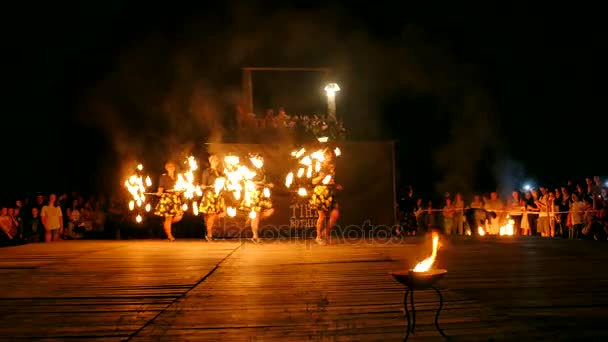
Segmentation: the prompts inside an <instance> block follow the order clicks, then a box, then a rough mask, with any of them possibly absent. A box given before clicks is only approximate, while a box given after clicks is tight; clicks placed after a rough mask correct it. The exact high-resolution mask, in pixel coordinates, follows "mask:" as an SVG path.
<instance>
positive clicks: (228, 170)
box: [223, 156, 293, 217]
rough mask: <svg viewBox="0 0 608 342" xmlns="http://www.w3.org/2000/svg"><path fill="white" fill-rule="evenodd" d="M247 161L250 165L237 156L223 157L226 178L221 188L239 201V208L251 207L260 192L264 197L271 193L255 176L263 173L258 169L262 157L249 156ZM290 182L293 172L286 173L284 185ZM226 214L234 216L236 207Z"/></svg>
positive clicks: (262, 162) (261, 164) (260, 166)
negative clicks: (243, 162)
mask: <svg viewBox="0 0 608 342" xmlns="http://www.w3.org/2000/svg"><path fill="white" fill-rule="evenodd" d="M249 161H250V162H251V165H252V166H251V167H248V166H246V165H243V164H241V163H240V158H239V157H238V156H226V157H225V158H224V162H225V167H224V174H225V176H226V178H225V180H224V181H223V189H225V190H226V191H229V192H232V194H233V196H234V199H235V200H236V201H240V206H241V208H252V207H253V206H254V205H255V203H256V201H257V200H258V199H259V198H258V196H260V192H261V195H263V196H264V197H266V198H270V195H271V194H270V189H268V188H266V187H262V184H261V182H260V181H258V178H257V177H258V176H261V175H263V171H262V170H260V169H261V168H262V166H263V165H264V160H263V159H262V157H259V156H255V157H250V158H249ZM292 182H293V174H291V176H290V175H287V177H286V179H285V185H286V186H287V187H289V186H291V183H292ZM228 215H229V216H235V215H236V209H234V210H233V209H230V210H229V212H228ZM250 217H251V214H250Z"/></svg>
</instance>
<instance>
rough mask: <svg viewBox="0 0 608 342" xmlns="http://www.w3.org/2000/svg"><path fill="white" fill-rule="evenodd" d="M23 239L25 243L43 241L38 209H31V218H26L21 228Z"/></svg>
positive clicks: (42, 228)
mask: <svg viewBox="0 0 608 342" xmlns="http://www.w3.org/2000/svg"><path fill="white" fill-rule="evenodd" d="M23 237H24V238H25V240H26V241H27V242H39V241H44V227H43V225H42V221H41V219H40V212H39V211H38V208H36V207H33V208H32V214H31V217H29V218H27V219H26V221H25V225H24V228H23Z"/></svg>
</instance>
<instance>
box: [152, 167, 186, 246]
mask: <svg viewBox="0 0 608 342" xmlns="http://www.w3.org/2000/svg"><path fill="white" fill-rule="evenodd" d="M165 170H166V171H167V172H166V173H163V174H162V175H161V176H160V181H159V183H158V192H157V195H158V196H159V197H160V199H159V201H158V204H157V205H156V210H155V211H154V214H155V215H158V216H161V217H164V218H165V221H164V222H163V228H164V230H165V234H167V239H168V240H169V241H175V238H174V237H173V234H172V233H171V225H172V224H173V223H177V222H179V221H180V220H181V219H182V217H183V215H184V211H183V210H182V203H181V199H180V194H179V193H178V192H176V191H174V188H175V182H176V180H177V178H176V176H175V163H174V162H172V161H168V162H167V163H166V164H165Z"/></svg>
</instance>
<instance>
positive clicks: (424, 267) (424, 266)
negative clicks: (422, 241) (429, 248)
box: [414, 233, 439, 272]
mask: <svg viewBox="0 0 608 342" xmlns="http://www.w3.org/2000/svg"><path fill="white" fill-rule="evenodd" d="M438 248H439V234H437V233H433V253H432V254H431V256H430V257H428V258H426V259H424V260H422V261H421V262H419V263H418V264H417V265H416V267H414V272H426V271H428V270H430V269H431V266H433V263H434V262H435V258H436V257H437V249H438Z"/></svg>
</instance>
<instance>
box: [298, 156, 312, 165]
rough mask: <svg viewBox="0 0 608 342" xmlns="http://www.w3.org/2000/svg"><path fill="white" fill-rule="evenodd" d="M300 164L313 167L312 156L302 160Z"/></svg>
mask: <svg viewBox="0 0 608 342" xmlns="http://www.w3.org/2000/svg"><path fill="white" fill-rule="evenodd" d="M300 164H304V165H311V164H312V159H311V158H310V156H306V157H304V158H302V160H300Z"/></svg>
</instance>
